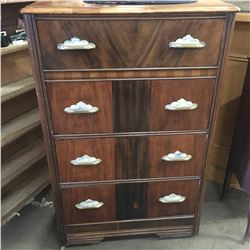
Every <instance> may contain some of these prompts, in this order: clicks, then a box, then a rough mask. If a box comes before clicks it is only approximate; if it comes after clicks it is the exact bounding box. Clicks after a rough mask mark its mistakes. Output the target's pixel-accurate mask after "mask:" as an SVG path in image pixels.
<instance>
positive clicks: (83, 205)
mask: <svg viewBox="0 0 250 250" xmlns="http://www.w3.org/2000/svg"><path fill="white" fill-rule="evenodd" d="M103 205H104V203H103V202H101V201H94V200H91V199H87V200H85V201H81V202H79V203H77V204H75V207H76V208H77V209H96V208H100V207H102V206H103Z"/></svg>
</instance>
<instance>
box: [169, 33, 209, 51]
mask: <svg viewBox="0 0 250 250" xmlns="http://www.w3.org/2000/svg"><path fill="white" fill-rule="evenodd" d="M205 46H206V44H205V43H204V42H201V41H200V40H199V39H197V38H193V37H192V36H191V35H186V36H184V37H183V38H178V39H177V40H176V41H174V42H171V43H169V48H175V49H178V48H180V49H181V48H183V49H185V48H192V49H199V48H203V47H205Z"/></svg>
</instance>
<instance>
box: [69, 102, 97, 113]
mask: <svg viewBox="0 0 250 250" xmlns="http://www.w3.org/2000/svg"><path fill="white" fill-rule="evenodd" d="M98 110H99V108H97V107H93V106H92V105H90V104H87V103H85V102H78V103H76V104H72V105H71V106H69V107H66V108H65V109H64V112H65V113H68V114H92V113H96V112H97V111H98Z"/></svg>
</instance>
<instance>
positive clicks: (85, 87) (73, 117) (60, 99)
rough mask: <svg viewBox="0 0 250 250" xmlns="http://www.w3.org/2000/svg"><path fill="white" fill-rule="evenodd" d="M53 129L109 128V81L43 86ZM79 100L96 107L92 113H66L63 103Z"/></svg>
mask: <svg viewBox="0 0 250 250" xmlns="http://www.w3.org/2000/svg"><path fill="white" fill-rule="evenodd" d="M47 93H48V101H49V104H50V106H49V108H50V115H51V121H52V124H53V131H54V133H88V132H99V131H102V132H112V131H113V122H112V121H113V118H112V117H113V106H112V85H111V83H110V82H105V83H104V82H98V84H93V83H87V82H86V83H84V84H83V83H71V84H59V83H57V84H53V85H48V86H47ZM79 101H83V102H85V103H88V104H91V105H92V106H95V107H98V108H99V111H98V112H96V113H93V114H68V113H65V112H64V109H65V108H66V107H69V106H71V105H72V104H76V103H78V102H79Z"/></svg>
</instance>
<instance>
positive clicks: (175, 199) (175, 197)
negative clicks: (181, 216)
mask: <svg viewBox="0 0 250 250" xmlns="http://www.w3.org/2000/svg"><path fill="white" fill-rule="evenodd" d="M185 200H186V197H185V196H182V195H179V194H174V193H172V194H169V195H166V196H163V197H161V198H159V202H161V203H164V204H167V203H180V202H183V201H185Z"/></svg>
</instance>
